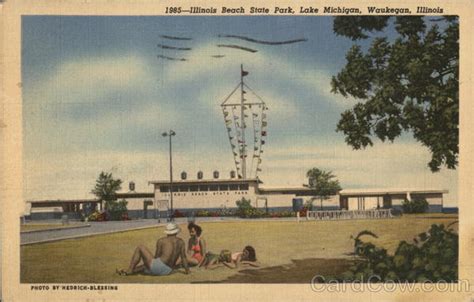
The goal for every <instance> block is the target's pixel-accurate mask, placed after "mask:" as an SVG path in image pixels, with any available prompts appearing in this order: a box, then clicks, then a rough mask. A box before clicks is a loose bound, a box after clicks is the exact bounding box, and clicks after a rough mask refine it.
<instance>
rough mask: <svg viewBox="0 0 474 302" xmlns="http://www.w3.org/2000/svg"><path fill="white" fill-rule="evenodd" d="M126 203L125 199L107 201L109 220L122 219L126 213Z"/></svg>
mask: <svg viewBox="0 0 474 302" xmlns="http://www.w3.org/2000/svg"><path fill="white" fill-rule="evenodd" d="M127 204H128V202H127V201H126V200H125V199H122V200H120V201H116V200H113V201H108V202H107V212H108V218H109V220H123V219H124V217H126V215H127Z"/></svg>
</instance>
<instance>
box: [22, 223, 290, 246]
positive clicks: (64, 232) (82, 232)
mask: <svg viewBox="0 0 474 302" xmlns="http://www.w3.org/2000/svg"><path fill="white" fill-rule="evenodd" d="M239 220H245V221H275V220H278V221H295V218H279V219H275V218H271V219H256V220H253V219H241V218H237V217H199V218H196V221H197V222H208V221H209V222H211V221H213V222H218V221H239ZM175 221H176V223H178V224H183V223H187V222H188V219H187V218H176V219H175ZM39 223H58V221H57V220H56V221H51V220H49V221H42V222H39V221H35V222H31V224H39ZM166 223H167V222H166V220H164V219H162V220H161V221H160V222H158V221H157V220H156V219H139V220H129V221H107V222H88V223H87V224H90V227H83V228H71V229H67V228H66V229H56V230H45V231H37V232H31V233H22V234H21V238H20V242H21V244H22V245H23V244H33V243H41V242H50V241H57V240H63V239H70V238H78V237H86V236H92V235H99V234H108V233H114V232H122V231H129V230H136V229H143V228H150V227H157V226H162V225H165V224H166Z"/></svg>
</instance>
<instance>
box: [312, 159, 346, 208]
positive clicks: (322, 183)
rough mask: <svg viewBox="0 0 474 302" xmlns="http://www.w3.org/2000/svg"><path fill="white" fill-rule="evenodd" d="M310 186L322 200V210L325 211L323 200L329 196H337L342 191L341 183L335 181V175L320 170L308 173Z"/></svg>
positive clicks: (314, 169)
mask: <svg viewBox="0 0 474 302" xmlns="http://www.w3.org/2000/svg"><path fill="white" fill-rule="evenodd" d="M306 177H308V185H309V187H310V188H311V189H313V190H314V194H315V195H316V196H319V198H320V200H321V209H323V200H324V199H328V198H329V196H331V195H335V194H337V192H339V191H340V190H341V186H340V185H339V181H338V180H336V179H334V178H336V176H335V175H333V174H332V172H331V171H323V170H320V169H318V168H312V169H311V170H309V171H308V172H307V173H306Z"/></svg>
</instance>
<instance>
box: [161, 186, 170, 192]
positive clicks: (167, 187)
mask: <svg viewBox="0 0 474 302" xmlns="http://www.w3.org/2000/svg"><path fill="white" fill-rule="evenodd" d="M169 191H170V187H169V186H161V187H160V192H169Z"/></svg>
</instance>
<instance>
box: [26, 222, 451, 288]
mask: <svg viewBox="0 0 474 302" xmlns="http://www.w3.org/2000/svg"><path fill="white" fill-rule="evenodd" d="M456 219H457V215H448V214H429V215H405V216H403V217H402V218H396V219H387V220H344V221H309V222H302V223H297V222H292V221H253V220H249V221H232V222H230V221H229V222H214V223H212V222H207V223H201V224H200V225H201V226H202V228H203V237H204V238H205V239H206V242H207V246H208V250H210V251H213V252H219V251H220V250H221V249H230V250H232V251H240V250H242V249H243V247H244V246H245V245H252V246H254V247H255V249H256V251H257V258H258V260H259V262H260V263H261V266H262V267H261V268H260V269H245V270H241V271H240V272H239V271H237V270H232V269H228V268H224V267H222V268H217V269H215V270H204V269H197V268H193V269H192V273H191V274H190V275H185V274H183V273H181V272H176V273H173V274H171V275H169V276H166V277H155V276H146V275H135V276H118V275H116V274H115V269H116V268H123V267H126V266H127V265H128V262H129V260H130V257H131V255H132V253H133V251H134V249H135V247H136V246H137V245H138V244H145V245H146V246H147V247H148V248H149V249H150V250H151V251H152V252H153V253H154V245H155V243H156V240H157V238H159V237H161V236H162V235H163V228H162V227H156V228H151V229H144V230H137V231H128V232H122V233H115V234H109V235H99V236H93V237H88V238H81V239H71V240H63V241H58V242H52V243H44V244H35V245H27V246H22V247H21V250H20V253H21V282H23V283H193V282H198V283H199V282H239V283H242V282H243V283H245V282H262V283H267V282H275V283H278V282H283V283H308V282H310V279H311V278H310V277H312V275H315V274H321V273H323V272H325V271H333V272H336V271H343V270H344V269H345V267H347V265H348V260H350V259H351V256H349V255H348V253H350V252H351V251H352V250H353V240H351V239H350V236H351V235H356V234H357V233H358V232H359V231H362V230H364V229H368V230H370V231H372V232H374V233H375V234H377V235H378V236H379V238H378V239H371V240H372V241H373V242H374V243H375V244H377V245H380V246H383V247H385V248H387V249H388V251H389V252H391V253H393V251H394V250H395V248H396V247H397V245H398V243H399V241H400V240H407V241H411V240H412V239H413V238H414V236H416V235H417V234H419V233H421V232H424V231H426V230H428V229H429V227H430V226H431V224H433V223H436V224H439V223H444V224H445V225H447V224H449V223H451V222H453V221H455V220H456ZM453 227H457V225H454V226H453ZM182 228H183V230H184V229H185V226H182ZM180 236H181V237H182V238H183V239H185V240H186V241H187V239H188V234H187V231H185V232H182V233H181V234H180Z"/></svg>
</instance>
